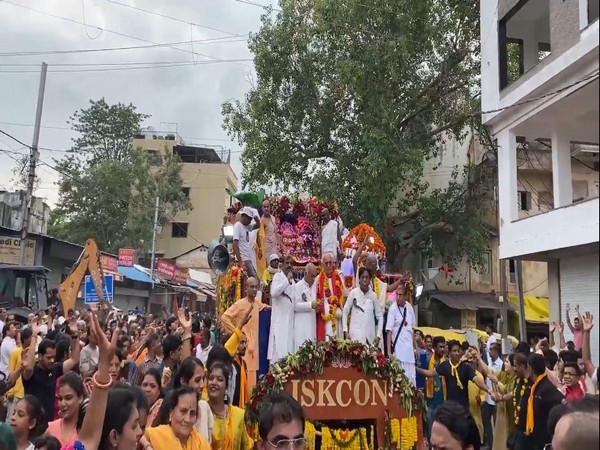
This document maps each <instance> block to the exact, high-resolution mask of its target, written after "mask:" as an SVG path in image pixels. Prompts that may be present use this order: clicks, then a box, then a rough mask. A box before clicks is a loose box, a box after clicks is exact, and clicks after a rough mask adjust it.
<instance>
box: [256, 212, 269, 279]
mask: <svg viewBox="0 0 600 450" xmlns="http://www.w3.org/2000/svg"><path fill="white" fill-rule="evenodd" d="M259 245H260V249H261V251H262V258H259V257H258V249H259ZM266 251H267V249H266V248H265V225H264V224H263V222H262V220H261V221H260V227H259V229H258V232H257V233H256V248H255V249H254V252H255V253H256V273H257V274H258V276H259V277H260V276H262V274H263V272H264V271H265V269H266V268H267V258H268V257H269V256H271V255H266V254H265V253H266Z"/></svg>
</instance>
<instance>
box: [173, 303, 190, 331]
mask: <svg viewBox="0 0 600 450" xmlns="http://www.w3.org/2000/svg"><path fill="white" fill-rule="evenodd" d="M177 318H178V319H179V324H180V325H181V328H183V331H184V332H189V331H190V330H191V329H192V319H188V318H187V317H185V309H184V308H179V309H178V310H177Z"/></svg>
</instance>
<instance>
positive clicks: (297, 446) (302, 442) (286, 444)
mask: <svg viewBox="0 0 600 450" xmlns="http://www.w3.org/2000/svg"><path fill="white" fill-rule="evenodd" d="M265 442H266V443H267V444H269V445H270V446H271V447H273V448H276V449H277V450H289V449H293V450H304V449H305V448H306V439H305V438H303V437H301V438H296V439H280V440H278V441H277V442H275V443H273V442H271V441H268V440H267V441H265ZM550 450H552V449H550Z"/></svg>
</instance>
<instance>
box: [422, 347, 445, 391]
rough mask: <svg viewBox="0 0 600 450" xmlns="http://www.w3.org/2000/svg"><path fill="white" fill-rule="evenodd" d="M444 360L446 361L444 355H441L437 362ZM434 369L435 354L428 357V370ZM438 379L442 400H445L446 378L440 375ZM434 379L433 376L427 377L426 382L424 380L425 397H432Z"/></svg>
mask: <svg viewBox="0 0 600 450" xmlns="http://www.w3.org/2000/svg"><path fill="white" fill-rule="evenodd" d="M444 361H446V357H445V356H442V358H441V359H440V360H439V363H440V364H441V363H443V362H444ZM434 369H435V355H431V358H430V359H429V370H434ZM440 379H441V380H442V391H443V393H444V401H446V379H445V378H444V377H440ZM434 381H435V380H434V379H433V378H427V380H426V382H425V393H426V395H427V398H433V387H434V384H433V383H434Z"/></svg>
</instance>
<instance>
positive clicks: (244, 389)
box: [235, 355, 250, 408]
mask: <svg viewBox="0 0 600 450" xmlns="http://www.w3.org/2000/svg"><path fill="white" fill-rule="evenodd" d="M235 361H236V362H237V363H238V364H239V366H240V400H239V404H238V405H236V406H239V407H240V408H245V407H246V402H247V401H248V400H249V399H250V392H248V391H249V389H248V374H247V373H246V364H244V360H243V359H242V358H241V357H240V356H239V355H235Z"/></svg>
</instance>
